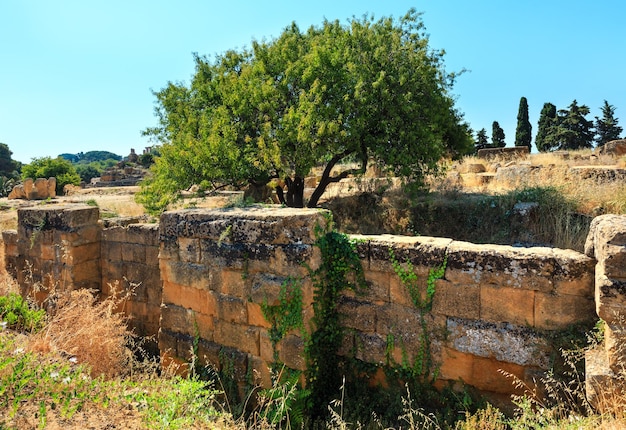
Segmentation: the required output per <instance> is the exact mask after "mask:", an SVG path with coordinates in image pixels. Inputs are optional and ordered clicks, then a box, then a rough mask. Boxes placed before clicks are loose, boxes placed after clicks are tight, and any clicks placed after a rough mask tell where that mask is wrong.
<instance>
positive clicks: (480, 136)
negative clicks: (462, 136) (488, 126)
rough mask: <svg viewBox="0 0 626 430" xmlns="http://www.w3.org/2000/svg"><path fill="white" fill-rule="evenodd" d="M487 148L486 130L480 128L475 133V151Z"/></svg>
mask: <svg viewBox="0 0 626 430" xmlns="http://www.w3.org/2000/svg"><path fill="white" fill-rule="evenodd" d="M488 147H489V140H488V139H487V130H485V129H484V128H481V129H480V130H478V132H477V133H476V147H475V148H476V151H478V150H479V149H484V148H488Z"/></svg>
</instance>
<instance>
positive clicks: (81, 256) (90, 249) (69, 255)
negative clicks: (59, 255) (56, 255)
mask: <svg viewBox="0 0 626 430" xmlns="http://www.w3.org/2000/svg"><path fill="white" fill-rule="evenodd" d="M52 246H55V247H57V248H58V247H61V246H62V245H61V243H57V244H55V245H52ZM99 259H100V243H99V242H91V243H87V244H84V245H78V246H72V247H70V248H69V249H66V251H65V255H64V256H63V261H64V262H65V263H67V264H72V265H78V264H80V263H83V262H85V261H89V260H99Z"/></svg>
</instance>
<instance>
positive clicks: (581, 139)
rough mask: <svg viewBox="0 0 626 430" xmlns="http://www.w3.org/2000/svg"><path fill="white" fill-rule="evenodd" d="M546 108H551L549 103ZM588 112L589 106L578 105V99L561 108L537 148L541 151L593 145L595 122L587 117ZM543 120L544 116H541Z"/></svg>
mask: <svg viewBox="0 0 626 430" xmlns="http://www.w3.org/2000/svg"><path fill="white" fill-rule="evenodd" d="M546 108H549V104H547V107H546V105H544V109H546ZM542 113H543V110H542ZM588 114H589V107H587V106H585V105H578V102H577V101H576V100H574V101H573V102H572V103H571V104H570V105H569V108H568V109H560V110H559V111H558V112H557V113H556V116H555V117H554V118H553V119H551V120H550V121H549V126H548V127H547V130H546V134H545V136H543V137H542V140H541V146H540V145H539V143H538V144H537V148H539V150H541V151H550V150H553V149H557V150H567V149H584V148H591V147H593V136H594V130H593V122H592V121H590V120H588V119H587V118H586V116H587V115H588ZM541 120H542V117H540V121H541ZM537 141H539V139H537Z"/></svg>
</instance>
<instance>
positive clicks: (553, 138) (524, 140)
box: [475, 97, 623, 152]
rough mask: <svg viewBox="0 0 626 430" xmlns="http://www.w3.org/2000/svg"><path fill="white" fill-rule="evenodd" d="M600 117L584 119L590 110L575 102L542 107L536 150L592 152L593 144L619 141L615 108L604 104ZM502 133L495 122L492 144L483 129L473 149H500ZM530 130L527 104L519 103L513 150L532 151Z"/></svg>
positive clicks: (478, 134)
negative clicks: (593, 119) (590, 150)
mask: <svg viewBox="0 0 626 430" xmlns="http://www.w3.org/2000/svg"><path fill="white" fill-rule="evenodd" d="M601 110H602V116H601V117H597V116H596V117H595V121H592V120H590V119H587V115H589V112H590V111H589V107H588V106H586V105H579V104H578V102H577V101H576V100H574V101H573V102H572V103H571V104H570V105H569V107H568V108H567V109H560V110H557V108H556V106H555V105H553V104H552V103H545V104H544V105H543V109H542V110H541V113H540V114H539V121H538V124H537V135H536V136H535V146H536V148H537V150H539V151H542V152H545V151H555V150H572V149H585V148H593V147H594V143H595V144H596V145H598V146H600V145H604V144H605V143H607V142H610V141H611V140H616V139H619V138H620V135H621V133H622V131H623V129H622V127H620V126H619V125H618V118H616V117H615V106H613V105H611V104H609V102H607V101H606V100H605V101H604V105H603V106H602V108H601ZM504 139H505V136H504V131H503V130H502V128H501V127H500V125H499V124H498V122H497V121H494V122H493V125H492V138H491V142H489V139H488V137H487V130H485V129H484V128H482V129H480V130H478V131H477V132H476V138H475V149H476V150H479V149H483V148H502V147H504V146H506V143H505V141H504ZM531 139H532V126H531V124H530V121H529V119H528V101H527V100H526V97H522V98H521V99H520V104H519V110H518V114H517V128H516V132H515V146H528V148H529V149H531V148H532V145H531Z"/></svg>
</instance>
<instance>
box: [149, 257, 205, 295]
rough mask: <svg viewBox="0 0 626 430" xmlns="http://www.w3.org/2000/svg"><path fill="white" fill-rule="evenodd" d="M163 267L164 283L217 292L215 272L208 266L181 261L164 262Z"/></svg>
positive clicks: (161, 264)
mask: <svg viewBox="0 0 626 430" xmlns="http://www.w3.org/2000/svg"><path fill="white" fill-rule="evenodd" d="M159 264H160V266H161V277H162V278H163V281H164V282H165V281H169V282H173V283H176V284H179V285H189V286H191V287H193V288H196V289H199V290H215V289H216V284H217V283H216V282H215V280H214V274H215V272H213V271H210V270H209V268H208V267H207V266H204V265H201V264H194V263H185V262H180V261H169V260H168V261H164V262H162V263H161V262H160V263H159Z"/></svg>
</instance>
